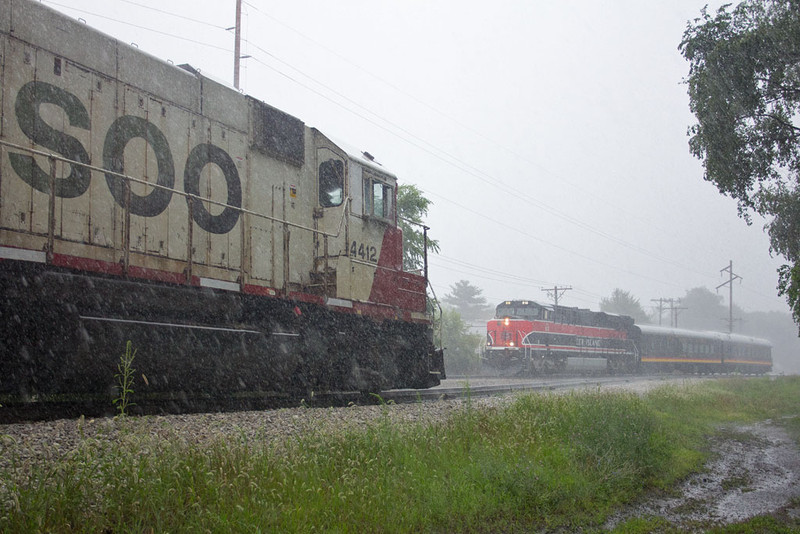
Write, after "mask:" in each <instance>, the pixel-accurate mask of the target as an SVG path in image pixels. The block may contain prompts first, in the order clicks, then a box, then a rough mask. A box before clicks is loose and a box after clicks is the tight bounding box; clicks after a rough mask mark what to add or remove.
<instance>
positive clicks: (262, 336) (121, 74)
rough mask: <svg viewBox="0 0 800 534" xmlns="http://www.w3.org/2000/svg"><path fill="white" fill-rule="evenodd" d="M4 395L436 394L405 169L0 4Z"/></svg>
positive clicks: (15, 1) (199, 80)
mask: <svg viewBox="0 0 800 534" xmlns="http://www.w3.org/2000/svg"><path fill="white" fill-rule="evenodd" d="M0 59H1V60H2V61H1V62H0V69H2V70H0V90H1V91H2V92H1V93H0V104H1V105H2V107H1V110H2V123H0V124H1V125H0V152H1V153H0V156H1V159H0V284H1V287H2V293H1V294H0V329H2V332H0V397H2V398H3V399H5V400H6V401H8V400H9V399H11V400H13V399H16V400H20V399H22V400H24V401H30V400H35V399H44V398H58V397H60V396H69V395H73V394H81V395H95V396H100V397H103V396H106V397H107V396H109V395H114V391H115V390H114V388H115V383H116V382H115V374H116V373H117V365H118V363H119V357H120V354H121V353H122V352H123V351H124V349H125V346H126V343H127V341H131V343H132V345H133V346H134V347H135V348H136V350H137V352H136V357H135V361H134V363H133V367H134V368H135V369H136V373H135V377H136V378H137V379H138V380H137V382H136V384H137V386H136V393H137V395H139V396H147V395H150V396H153V397H162V398H164V397H175V398H178V399H192V398H194V397H197V396H208V395H234V396H235V395H239V396H243V397H246V396H254V395H255V396H258V395H265V394H266V395H269V394H273V393H281V394H283V393H287V392H308V391H337V390H357V391H375V390H380V389H387V388H395V387H428V386H432V385H435V384H437V383H438V382H439V378H440V377H441V376H442V372H443V365H442V358H441V352H440V351H436V350H435V348H434V346H433V343H432V335H431V320H430V317H429V315H428V314H427V312H426V289H427V280H426V279H425V277H424V276H421V275H419V274H416V273H411V272H405V271H403V267H402V233H401V231H400V230H399V228H398V226H397V213H396V210H395V200H396V189H397V179H396V177H395V176H394V175H393V174H391V173H389V172H387V171H386V170H385V169H384V168H383V167H381V166H380V165H378V164H376V163H375V162H374V161H372V159H371V158H370V157H368V155H366V154H365V153H358V152H356V151H353V150H347V149H343V148H342V147H341V146H340V144H338V143H335V142H333V141H332V140H331V139H330V138H328V137H327V136H325V135H323V134H322V133H321V132H320V131H318V130H316V129H314V128H310V127H308V126H306V125H305V124H304V123H303V122H301V121H300V120H299V119H297V118H295V117H292V116H290V115H288V114H286V113H283V112H281V111H279V110H277V109H275V108H272V107H271V106H269V105H267V104H265V103H263V102H261V101H259V100H257V99H255V98H251V97H249V96H247V95H243V94H241V93H239V92H238V91H236V90H234V89H232V88H230V87H226V86H224V85H223V84H220V83H218V82H216V81H213V80H211V79H209V78H207V77H205V76H203V75H201V74H200V73H199V72H198V71H197V70H195V69H193V68H192V67H190V66H188V65H183V66H180V67H178V66H175V65H172V64H170V63H167V62H163V61H160V60H158V59H155V58H153V57H151V56H149V55H147V54H145V53H142V52H141V51H139V50H137V49H136V48H133V47H131V46H128V45H126V44H124V43H120V42H119V41H117V40H115V39H114V38H112V37H109V36H107V35H105V34H102V33H100V32H97V31H95V30H93V29H91V28H90V27H88V26H87V25H86V24H84V23H81V22H79V21H75V20H72V19H70V18H68V17H65V16H63V15H61V14H59V13H57V12H55V11H53V10H51V9H49V8H47V7H44V6H42V5H41V4H39V3H35V2H31V1H29V0H0Z"/></svg>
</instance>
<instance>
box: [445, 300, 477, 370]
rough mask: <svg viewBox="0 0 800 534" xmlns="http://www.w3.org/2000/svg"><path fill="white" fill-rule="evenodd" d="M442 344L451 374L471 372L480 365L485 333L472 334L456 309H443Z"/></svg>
mask: <svg viewBox="0 0 800 534" xmlns="http://www.w3.org/2000/svg"><path fill="white" fill-rule="evenodd" d="M441 333H442V340H441V346H442V347H444V349H445V351H444V359H445V362H444V368H445V369H447V372H448V373H451V374H471V373H474V372H476V371H478V369H479V367H480V356H479V354H478V349H479V348H480V346H481V343H482V342H483V334H472V333H470V331H469V325H468V324H467V323H466V322H464V320H463V319H462V318H461V314H460V313H459V312H458V311H457V310H454V309H450V308H445V309H443V310H442V319H441Z"/></svg>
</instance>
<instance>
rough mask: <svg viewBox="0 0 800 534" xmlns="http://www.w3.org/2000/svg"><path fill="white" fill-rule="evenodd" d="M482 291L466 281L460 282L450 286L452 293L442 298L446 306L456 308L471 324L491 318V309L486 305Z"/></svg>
mask: <svg viewBox="0 0 800 534" xmlns="http://www.w3.org/2000/svg"><path fill="white" fill-rule="evenodd" d="M481 293H482V291H481V290H480V289H479V288H477V287H475V286H474V285H472V284H470V283H469V282H468V281H466V280H459V281H458V282H456V283H455V284H453V285H451V286H450V293H448V294H447V295H445V296H444V297H443V298H442V301H443V302H444V303H445V304H449V305H450V306H452V307H454V308H455V309H456V310H458V312H459V313H460V314H461V317H463V318H464V320H465V321H466V322H468V323H470V324H472V323H476V322H482V321H485V320H486V319H489V318H490V314H491V307H490V306H489V305H487V304H486V298H485V297H483V296H482V295H481Z"/></svg>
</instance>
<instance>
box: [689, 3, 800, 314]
mask: <svg viewBox="0 0 800 534" xmlns="http://www.w3.org/2000/svg"><path fill="white" fill-rule="evenodd" d="M680 49H681V52H682V53H683V55H684V57H685V58H686V59H687V60H688V61H689V64H690V69H689V76H688V78H687V80H686V82H687V84H688V86H689V97H690V106H691V110H692V112H693V113H694V114H695V117H696V118H697V124H695V125H694V126H692V127H691V128H690V129H689V135H690V140H689V147H690V150H691V152H692V154H693V155H694V156H696V157H697V158H699V159H700V160H702V162H703V165H704V167H705V179H706V180H708V181H710V182H712V183H714V184H715V185H716V186H717V188H718V189H719V190H720V192H721V193H723V194H725V195H729V196H731V197H733V198H735V199H736V200H737V201H738V203H739V213H740V215H742V216H743V217H744V218H745V219H746V220H748V222H749V221H750V215H749V213H750V211H751V210H752V211H754V212H756V213H759V214H761V215H764V216H766V217H773V218H774V219H773V220H772V222H771V223H769V224H768V225H767V228H768V231H769V235H770V241H771V249H772V251H774V252H777V253H778V254H781V255H782V256H783V257H784V258H786V259H787V260H788V262H789V264H788V265H785V266H784V267H782V268H781V270H780V273H779V286H778V289H779V292H780V294H782V295H785V296H786V297H787V300H788V302H789V305H790V306H791V308H792V312H793V315H794V318H795V321H796V322H798V323H800V285H799V284H800V276H798V275H797V271H798V269H799V268H800V267H799V264H800V239H798V238H800V188H798V181H799V180H800V127H799V126H798V119H800V69H799V68H798V64H800V1H798V0H782V1H778V0H746V1H744V2H742V3H740V4H739V5H738V6H736V7H735V8H734V9H733V10H731V9H730V4H726V5H724V6H723V7H721V8H720V9H719V10H718V11H717V13H716V15H713V16H712V15H710V14H709V13H708V12H707V10H706V9H705V8H704V9H703V10H702V12H701V17H700V18H698V19H696V20H695V21H694V23H693V24H690V25H689V26H688V28H687V29H686V31H685V33H684V35H683V40H682V42H681V44H680Z"/></svg>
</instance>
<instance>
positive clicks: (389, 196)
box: [364, 176, 394, 220]
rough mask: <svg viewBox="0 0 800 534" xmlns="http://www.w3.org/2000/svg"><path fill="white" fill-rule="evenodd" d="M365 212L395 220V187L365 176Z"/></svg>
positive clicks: (369, 214)
mask: <svg viewBox="0 0 800 534" xmlns="http://www.w3.org/2000/svg"><path fill="white" fill-rule="evenodd" d="M364 214H365V215H368V216H373V217H377V218H380V219H389V220H394V189H393V188H392V186H391V185H389V184H386V183H384V182H381V181H380V180H375V179H372V178H368V177H367V176H364Z"/></svg>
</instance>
